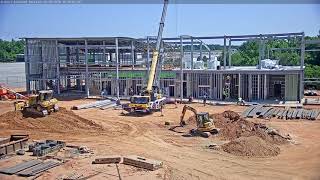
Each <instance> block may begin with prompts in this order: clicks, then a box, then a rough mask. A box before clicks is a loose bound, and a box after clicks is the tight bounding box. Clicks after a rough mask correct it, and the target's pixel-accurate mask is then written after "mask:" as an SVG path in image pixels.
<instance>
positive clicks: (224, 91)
mask: <svg viewBox="0 0 320 180" xmlns="http://www.w3.org/2000/svg"><path fill="white" fill-rule="evenodd" d="M226 97H227V92H226V90H225V89H224V90H223V92H222V100H225V99H226Z"/></svg>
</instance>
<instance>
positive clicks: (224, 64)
mask: <svg viewBox="0 0 320 180" xmlns="http://www.w3.org/2000/svg"><path fill="white" fill-rule="evenodd" d="M226 51H227V38H226V36H224V38H223V69H224V70H225V69H226V64H227V54H226Z"/></svg>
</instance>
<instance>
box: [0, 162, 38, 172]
mask: <svg viewBox="0 0 320 180" xmlns="http://www.w3.org/2000/svg"><path fill="white" fill-rule="evenodd" d="M40 163H42V161H40V160H31V161H27V162H22V163H20V164H18V165H16V166H12V167H8V168H4V169H1V170H0V173H3V174H10V175H11V174H16V173H18V172H20V171H23V170H25V169H28V168H31V167H33V166H36V165H38V164H40Z"/></svg>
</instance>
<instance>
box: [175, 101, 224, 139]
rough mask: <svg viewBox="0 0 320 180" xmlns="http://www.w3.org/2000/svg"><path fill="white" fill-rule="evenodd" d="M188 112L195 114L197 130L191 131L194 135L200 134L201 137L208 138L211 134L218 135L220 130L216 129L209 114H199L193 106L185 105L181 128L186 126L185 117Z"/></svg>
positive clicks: (181, 117)
mask: <svg viewBox="0 0 320 180" xmlns="http://www.w3.org/2000/svg"><path fill="white" fill-rule="evenodd" d="M187 110H189V111H191V112H193V113H194V115H195V118H196V123H197V128H196V129H194V130H191V133H192V134H195V133H196V134H199V135H201V136H205V137H208V136H209V135H210V134H209V133H211V134H216V133H218V131H219V129H217V128H215V126H214V123H213V119H210V117H209V113H208V112H199V113H198V112H197V110H196V109H194V108H193V107H191V106H188V105H185V106H184V107H183V109H182V113H181V116H180V126H184V125H186V122H185V121H184V120H183V119H184V116H185V114H186V112H187Z"/></svg>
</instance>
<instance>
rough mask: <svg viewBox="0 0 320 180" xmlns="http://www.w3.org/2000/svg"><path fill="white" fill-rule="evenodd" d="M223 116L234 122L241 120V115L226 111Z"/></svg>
mask: <svg viewBox="0 0 320 180" xmlns="http://www.w3.org/2000/svg"><path fill="white" fill-rule="evenodd" d="M222 115H223V117H225V118H228V119H230V120H232V121H236V120H239V119H240V115H239V114H238V113H236V112H234V111H224V112H223V113H222Z"/></svg>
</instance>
